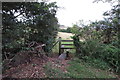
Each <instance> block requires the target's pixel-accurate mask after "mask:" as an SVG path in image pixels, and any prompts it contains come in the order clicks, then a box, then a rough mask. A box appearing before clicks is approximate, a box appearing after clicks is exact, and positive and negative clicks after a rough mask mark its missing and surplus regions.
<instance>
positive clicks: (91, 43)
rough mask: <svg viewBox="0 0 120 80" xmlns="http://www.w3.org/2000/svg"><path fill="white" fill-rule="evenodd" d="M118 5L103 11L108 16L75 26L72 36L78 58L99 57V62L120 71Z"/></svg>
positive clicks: (119, 10) (119, 12) (86, 59)
mask: <svg viewBox="0 0 120 80" xmlns="http://www.w3.org/2000/svg"><path fill="white" fill-rule="evenodd" d="M119 6H120V5H116V6H114V7H113V9H111V10H110V11H107V12H105V13H104V16H108V17H107V18H105V19H104V20H102V21H96V22H91V24H89V25H85V26H84V27H83V28H79V27H76V28H75V29H77V28H78V29H77V30H76V33H75V35H74V36H73V39H74V44H75V46H76V55H77V56H78V57H79V58H80V59H83V60H85V61H89V60H92V59H96V61H97V60H98V59H99V60H100V63H101V64H102V62H103V61H104V62H106V63H105V64H103V66H105V65H106V64H108V65H109V66H110V67H111V68H112V69H113V70H114V71H115V72H117V73H120V59H119V57H120V46H119V45H120V43H119V42H120V30H119V27H120V25H119V22H118V21H119V16H118V14H120V9H119V8H118V7H119ZM78 26H79V25H78ZM73 33H74V32H73ZM79 38H83V39H84V41H83V42H81V41H80V40H79ZM89 58H91V59H89ZM101 60H102V62H101ZM91 62H93V61H91Z"/></svg>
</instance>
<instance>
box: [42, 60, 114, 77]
mask: <svg viewBox="0 0 120 80" xmlns="http://www.w3.org/2000/svg"><path fill="white" fill-rule="evenodd" d="M68 64H69V66H68V67H66V69H67V72H63V71H62V70H60V69H59V68H56V67H53V66H52V63H50V62H49V63H48V64H46V65H45V66H44V69H45V73H46V77H49V78H116V76H115V74H114V73H111V72H108V71H106V70H101V69H98V68H95V67H93V66H91V65H90V64H88V63H85V62H83V61H82V60H80V59H78V58H74V59H72V60H71V61H69V62H68ZM58 65H61V64H60V63H58Z"/></svg>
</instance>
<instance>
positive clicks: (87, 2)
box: [50, 0, 112, 26]
mask: <svg viewBox="0 0 120 80" xmlns="http://www.w3.org/2000/svg"><path fill="white" fill-rule="evenodd" d="M51 1H52V2H54V1H56V2H57V5H58V6H60V7H61V8H60V9H59V10H58V12H57V15H56V16H57V18H58V21H59V23H60V24H61V25H65V26H72V24H73V23H76V22H78V21H79V20H84V21H89V20H91V21H95V20H102V19H103V13H104V12H105V11H107V10H110V9H111V8H112V7H111V5H110V3H102V2H99V3H93V1H94V0H50V2H51Z"/></svg>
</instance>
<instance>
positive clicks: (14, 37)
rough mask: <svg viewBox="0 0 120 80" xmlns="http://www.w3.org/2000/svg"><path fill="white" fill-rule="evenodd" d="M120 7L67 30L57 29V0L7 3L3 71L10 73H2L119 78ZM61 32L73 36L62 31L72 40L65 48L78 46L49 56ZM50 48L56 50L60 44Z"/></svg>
mask: <svg viewBox="0 0 120 80" xmlns="http://www.w3.org/2000/svg"><path fill="white" fill-rule="evenodd" d="M95 1H96V2H97V1H100V0H95ZM102 1H104V0H102ZM105 1H107V0H105ZM111 1H113V0H111ZM119 7H120V5H116V6H113V8H112V9H111V10H110V11H107V12H105V13H104V14H103V15H104V16H105V18H104V20H100V21H95V22H91V23H90V24H88V25H85V24H84V23H83V20H80V22H79V24H74V25H73V26H72V27H68V28H67V29H66V30H64V29H59V25H58V20H57V18H56V12H57V9H58V8H59V7H58V6H57V5H56V2H52V3H48V2H47V1H41V2H17V3H16V2H10V3H9V2H3V3H2V8H3V9H2V17H3V18H2V23H3V26H2V43H3V44H2V57H3V58H2V59H3V62H2V63H1V64H2V65H3V72H5V73H8V74H4V75H5V76H7V77H11V76H17V77H18V78H20V77H19V76H23V74H25V76H27V77H28V75H29V77H30V78H31V76H37V77H38V78H39V77H40V76H41V75H42V76H44V77H47V78H116V77H117V76H116V75H115V74H114V73H116V74H118V75H119V74H120V59H119V58H120V23H119V21H120V8H119ZM59 31H61V32H67V34H69V35H67V36H66V35H64V34H63V36H64V38H62V39H71V38H72V39H73V40H74V42H73V43H72V44H74V46H69V45H68V46H64V47H70V48H72V47H75V50H69V52H70V54H69V57H67V58H66V59H65V60H59V59H58V56H57V58H56V56H55V57H51V56H50V55H49V53H50V51H51V49H52V47H53V44H54V43H56V42H55V40H56V39H57V33H58V32H59ZM58 36H59V35H58ZM59 37H60V36H59ZM30 43H31V44H30ZM70 43H71V42H62V43H61V44H70ZM31 45H32V46H31ZM43 46H44V47H43ZM52 50H53V53H56V52H58V51H59V44H56V45H55V46H54V48H53V49H52ZM71 55H72V56H71ZM1 64H0V65H1ZM24 67H25V68H24ZM6 69H7V70H8V71H7V70H6ZM19 70H20V71H19ZM13 73H15V74H13ZM26 73H27V74H26ZM30 73H31V74H30ZM43 73H44V74H43ZM21 74H22V75H21ZM8 75H9V76H8ZM32 78H33V77H32ZM35 78H36V77H35Z"/></svg>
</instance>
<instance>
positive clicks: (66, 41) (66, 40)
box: [61, 40, 73, 42]
mask: <svg viewBox="0 0 120 80" xmlns="http://www.w3.org/2000/svg"><path fill="white" fill-rule="evenodd" d="M61 41H62V42H73V40H61Z"/></svg>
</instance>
